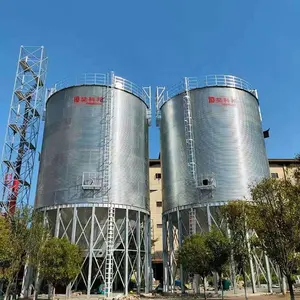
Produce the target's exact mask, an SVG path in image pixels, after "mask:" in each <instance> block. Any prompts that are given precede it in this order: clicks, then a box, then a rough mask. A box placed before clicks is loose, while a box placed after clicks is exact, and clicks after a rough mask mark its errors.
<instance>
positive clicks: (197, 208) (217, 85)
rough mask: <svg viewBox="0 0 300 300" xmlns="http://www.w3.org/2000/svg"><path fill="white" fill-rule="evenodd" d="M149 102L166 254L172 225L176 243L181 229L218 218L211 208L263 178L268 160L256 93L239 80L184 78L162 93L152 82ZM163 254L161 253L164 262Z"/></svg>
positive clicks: (197, 229) (204, 227) (239, 195)
mask: <svg viewBox="0 0 300 300" xmlns="http://www.w3.org/2000/svg"><path fill="white" fill-rule="evenodd" d="M156 101H157V103H156V106H157V107H156V109H157V119H158V121H159V123H160V124H159V125H160V132H161V159H162V183H163V203H164V204H163V225H164V226H163V227H164V251H165V253H170V252H172V251H174V249H175V246H174V245H173V246H170V244H171V243H172V242H173V240H174V238H175V237H174V236H173V226H175V227H176V228H177V230H178V242H179V244H180V243H181V242H182V239H183V237H184V236H187V235H189V234H192V233H195V232H201V231H203V230H204V231H205V230H208V229H209V227H210V225H211V224H212V223H214V222H215V223H216V225H219V224H217V223H218V222H221V220H220V218H219V217H220V214H218V211H219V210H218V208H219V207H220V206H221V205H224V204H226V203H227V202H228V201H230V200H240V199H244V198H245V197H246V198H248V199H249V197H250V195H249V185H251V184H253V183H255V182H258V181H260V180H261V179H263V178H265V177H268V176H269V166H268V160H267V155H266V149H265V143H264V137H263V130H262V123H261V114H260V109H259V102H258V97H257V92H256V90H253V89H252V88H251V87H250V85H249V84H248V83H247V82H246V81H244V80H243V79H240V78H237V77H234V76H227V75H220V76H219V75H213V76H207V77H205V78H204V79H203V80H201V79H198V78H185V80H184V81H183V82H181V83H180V84H179V85H176V86H175V87H173V88H171V89H169V90H168V91H167V92H165V89H164V88H158V90H157V100H156ZM218 218H219V220H217V219H218ZM170 247H171V249H170ZM168 259H170V258H168V254H165V259H164V260H165V262H164V263H165V265H166V264H168V265H169V266H171V265H172V262H170V261H169V262H168V263H167V262H166V260H168ZM170 272H173V271H172V270H171V271H170ZM165 279H166V280H167V278H165ZM173 279H174V278H173Z"/></svg>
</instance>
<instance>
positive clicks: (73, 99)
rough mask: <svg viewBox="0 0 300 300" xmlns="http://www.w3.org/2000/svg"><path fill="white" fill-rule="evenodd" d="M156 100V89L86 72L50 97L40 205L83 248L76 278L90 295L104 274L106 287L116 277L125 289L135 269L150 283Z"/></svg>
mask: <svg viewBox="0 0 300 300" xmlns="http://www.w3.org/2000/svg"><path fill="white" fill-rule="evenodd" d="M150 99H151V93H150V88H139V87H138V86H136V85H135V84H133V83H131V82H130V81H128V80H126V79H123V78H121V77H117V76H114V75H113V74H110V75H103V74H88V75H85V76H84V77H83V78H82V80H80V81H78V82H77V83H76V84H75V85H74V84H73V85H69V84H67V83H63V84H62V86H60V85H57V86H56V87H55V88H54V90H53V89H52V90H51V95H50V96H49V98H48V100H47V105H46V121H45V130H44V138H43V148H42V154H41V163H40V171H39V180H38V187H37V197H36V202H35V207H36V209H38V210H42V211H45V212H46V216H47V220H48V222H49V223H52V224H53V226H52V228H53V232H54V234H55V235H56V236H58V237H64V236H65V237H68V238H69V239H70V240H71V241H72V242H74V243H77V244H79V245H81V247H82V248H84V249H85V251H86V256H85V264H84V266H83V270H82V273H81V275H80V276H79V278H78V279H80V280H79V281H80V282H81V283H83V286H85V288H86V290H87V293H88V294H90V293H91V291H92V289H93V287H95V285H97V284H98V285H99V282H97V281H99V278H101V280H102V281H103V282H105V284H106V287H107V289H108V291H107V292H108V293H110V292H111V291H112V285H113V283H114V287H115V289H123V290H124V291H125V293H127V291H128V290H127V289H128V282H129V278H130V276H131V273H132V272H133V271H135V272H136V274H137V275H136V276H137V282H138V283H139V286H138V288H139V289H140V288H141V284H140V283H141V280H142V274H145V285H146V287H145V288H146V289H148V288H149V284H150V281H149V276H148V274H149V265H150V255H149V251H150V246H149V245H150V243H151V241H150V237H149V230H150V228H149V222H150V219H149V188H148V125H149V122H150V115H151V113H150V109H151V107H150V106H151V103H150ZM132 237H134V241H135V243H133V242H132ZM133 256H134V257H136V260H135V263H131V264H130V260H132V259H133ZM141 260H142V262H141ZM123 261H124V263H123ZM124 266H125V267H124Z"/></svg>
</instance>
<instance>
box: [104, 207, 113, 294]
mask: <svg viewBox="0 0 300 300" xmlns="http://www.w3.org/2000/svg"><path fill="white" fill-rule="evenodd" d="M114 231H115V208H114V206H109V207H108V222H107V237H106V261H105V291H106V292H105V293H106V297H110V295H111V292H112V284H113V275H114V273H113V268H114V245H115V238H114Z"/></svg>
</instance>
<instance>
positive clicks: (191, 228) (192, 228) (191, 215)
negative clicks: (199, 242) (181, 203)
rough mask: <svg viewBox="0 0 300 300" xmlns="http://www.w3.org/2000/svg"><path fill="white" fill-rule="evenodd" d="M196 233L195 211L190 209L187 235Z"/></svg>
mask: <svg viewBox="0 0 300 300" xmlns="http://www.w3.org/2000/svg"><path fill="white" fill-rule="evenodd" d="M195 233H196V210H195V209H194V208H191V209H190V211H189V235H192V234H195Z"/></svg>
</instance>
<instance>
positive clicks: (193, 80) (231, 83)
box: [156, 75, 255, 109]
mask: <svg viewBox="0 0 300 300" xmlns="http://www.w3.org/2000/svg"><path fill="white" fill-rule="evenodd" d="M210 86H221V87H234V88H238V89H242V90H246V91H248V92H250V93H253V94H254V95H255V92H254V89H253V88H251V86H250V84H249V83H248V82H247V81H246V80H244V79H242V78H239V77H236V76H232V75H207V76H204V77H201V78H198V77H186V78H184V79H183V80H182V81H180V82H179V83H178V84H176V85H174V86H172V87H170V88H168V89H166V95H165V96H164V97H162V98H161V99H159V102H158V103H157V106H156V108H157V109H160V108H161V107H162V105H163V104H164V103H165V102H167V101H168V100H169V99H170V98H173V97H175V96H176V95H178V94H181V93H183V92H184V91H186V90H193V89H197V88H204V87H210Z"/></svg>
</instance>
